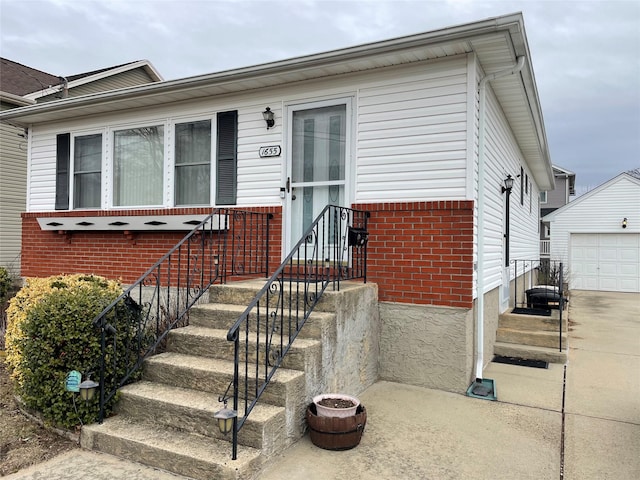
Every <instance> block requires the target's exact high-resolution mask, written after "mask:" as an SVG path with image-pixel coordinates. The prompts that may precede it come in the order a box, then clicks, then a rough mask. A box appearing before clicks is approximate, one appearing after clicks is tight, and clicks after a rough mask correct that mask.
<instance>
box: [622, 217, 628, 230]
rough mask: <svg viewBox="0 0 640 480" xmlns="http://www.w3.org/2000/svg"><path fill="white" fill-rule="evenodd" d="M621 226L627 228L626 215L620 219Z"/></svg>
mask: <svg viewBox="0 0 640 480" xmlns="http://www.w3.org/2000/svg"><path fill="white" fill-rule="evenodd" d="M622 228H627V217H624V218H623V219H622Z"/></svg>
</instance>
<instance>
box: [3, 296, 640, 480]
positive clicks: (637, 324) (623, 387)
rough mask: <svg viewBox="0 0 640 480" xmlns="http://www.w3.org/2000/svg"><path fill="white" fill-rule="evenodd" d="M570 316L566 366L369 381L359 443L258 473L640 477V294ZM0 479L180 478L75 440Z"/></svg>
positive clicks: (584, 302) (302, 454)
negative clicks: (447, 382) (483, 395)
mask: <svg viewBox="0 0 640 480" xmlns="http://www.w3.org/2000/svg"><path fill="white" fill-rule="evenodd" d="M569 320H570V332H569V337H570V340H569V342H570V350H569V361H568V363H567V365H566V368H565V366H564V365H550V366H549V369H547V370H542V369H535V368H529V367H519V366H513V365H503V364H495V363H491V364H489V365H488V367H487V368H486V370H485V375H484V376H485V378H491V379H493V380H494V381H495V385H496V389H497V393H498V401H496V402H491V401H487V400H479V399H474V398H469V397H466V396H464V395H459V394H453V393H447V392H442V391H438V390H429V389H424V388H418V387H412V386H407V385H400V384H395V383H389V382H379V383H376V384H375V385H373V386H372V387H371V388H369V389H368V390H367V391H365V392H364V393H363V394H362V395H360V400H361V401H362V403H363V404H364V405H365V406H366V407H367V414H368V419H367V427H366V430H365V433H364V435H363V438H362V441H361V443H360V445H359V446H358V447H356V448H354V449H352V450H348V451H343V452H333V451H327V450H322V449H319V448H317V447H315V446H314V445H313V444H312V443H311V441H310V440H309V438H308V437H305V438H303V439H302V440H301V441H299V442H298V443H297V444H296V445H294V446H293V447H292V448H290V449H289V450H287V451H286V452H284V453H283V454H282V455H280V456H279V457H277V458H276V459H274V461H272V462H271V463H270V465H269V466H268V467H267V469H266V470H265V471H264V472H263V473H262V474H261V475H260V477H259V478H260V480H282V479H288V480H315V479H318V480H319V479H322V480H330V479H340V480H343V479H347V478H348V479H349V480H369V479H371V480H385V479H403V480H426V479H435V480H440V479H476V480H483V479H487V480H488V479H492V480H496V479H505V480H506V479H508V480H520V479H536V480H540V479H563V478H564V479H567V480H590V479H594V480H596V479H597V480H600V479H616V480H631V479H638V478H640V295H637V294H614V293H596V292H572V296H571V302H570V310H569ZM565 379H566V381H565ZM563 405H564V406H563ZM8 478H9V479H20V480H27V479H34V480H35V479H48V480H57V479H71V478H84V479H100V480H116V479H133V480H151V479H157V480H165V479H174V480H175V479H179V478H181V477H177V476H174V475H171V474H168V473H166V472H160V471H158V470H154V469H150V468H147V467H144V466H141V465H138V464H135V463H130V462H125V461H123V460H120V459H117V458H115V457H110V456H108V455H103V454H98V453H93V452H87V451H82V450H75V451H73V452H70V453H67V454H64V455H61V456H60V457H57V458H55V459H53V460H51V461H49V462H46V463H44V464H41V465H37V466H35V467H31V468H29V469H26V470H23V471H21V472H18V473H17V474H14V475H11V476H9V477H8Z"/></svg>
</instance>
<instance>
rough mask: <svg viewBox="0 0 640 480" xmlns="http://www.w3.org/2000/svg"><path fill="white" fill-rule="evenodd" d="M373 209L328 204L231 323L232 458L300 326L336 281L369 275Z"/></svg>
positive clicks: (225, 395)
mask: <svg viewBox="0 0 640 480" xmlns="http://www.w3.org/2000/svg"><path fill="white" fill-rule="evenodd" d="M368 217H369V214H368V212H363V211H357V210H353V209H350V208H345V207H336V206H333V205H329V206H327V207H326V208H325V209H324V210H323V211H322V213H320V215H319V216H318V217H317V218H316V219H315V221H314V222H313V223H312V224H311V225H310V226H309V227H308V229H307V230H306V231H305V232H304V233H303V235H302V238H301V239H300V241H299V242H298V243H297V244H296V245H295V246H294V247H293V248H292V250H291V253H289V254H288V255H287V257H286V258H285V259H284V261H283V262H282V264H281V265H280V266H279V267H278V268H277V269H276V271H275V272H274V273H273V275H271V277H270V278H269V279H268V280H267V282H266V283H265V285H264V287H263V288H262V289H261V290H260V292H259V293H258V294H257V295H256V297H255V298H254V299H253V301H252V302H251V303H250V304H249V306H248V307H247V308H246V310H245V311H244V312H243V313H242V315H240V317H239V318H238V320H237V321H236V322H235V323H234V325H233V326H232V327H231V328H230V329H229V331H228V333H227V340H229V341H231V342H234V377H233V380H232V382H231V385H230V387H229V389H227V392H229V391H230V394H229V397H227V392H225V394H223V395H222V396H221V398H220V399H219V401H225V402H226V400H227V398H230V397H231V396H233V410H235V411H236V412H237V413H238V416H236V417H235V419H234V425H233V430H232V433H233V439H232V442H233V446H232V448H233V452H232V458H233V459H234V460H235V459H236V458H237V446H238V432H239V430H240V429H241V428H242V426H243V425H244V423H245V422H246V420H247V417H248V415H249V414H250V413H251V411H252V409H253V408H254V407H255V405H256V403H257V402H258V399H259V398H260V396H261V395H262V393H263V392H264V391H265V389H266V388H267V386H268V384H269V381H270V380H271V378H272V377H273V375H274V374H275V372H276V370H277V369H278V368H279V367H280V366H281V364H282V362H283V359H284V357H285V355H286V354H287V352H288V351H289V349H290V348H291V346H292V344H293V341H294V340H295V339H296V337H297V336H298V334H299V333H300V330H301V329H302V327H303V326H304V324H305V322H306V321H307V319H308V318H309V315H310V314H311V312H312V311H313V310H314V308H315V306H316V305H317V304H318V302H319V301H320V298H321V297H322V294H323V292H324V291H325V290H326V289H327V288H328V287H329V286H332V288H333V289H334V290H339V289H340V282H341V281H344V280H352V279H362V280H363V281H365V282H366V278H367V239H368V238H367V237H368V232H367V219H368Z"/></svg>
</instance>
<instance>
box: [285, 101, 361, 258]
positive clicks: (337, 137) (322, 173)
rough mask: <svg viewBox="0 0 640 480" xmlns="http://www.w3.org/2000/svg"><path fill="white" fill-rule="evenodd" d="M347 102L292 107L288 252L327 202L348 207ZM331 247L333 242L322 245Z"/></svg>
mask: <svg viewBox="0 0 640 480" xmlns="http://www.w3.org/2000/svg"><path fill="white" fill-rule="evenodd" d="M348 117H349V116H348V102H344V103H340V104H336V103H335V102H333V103H318V104H311V105H307V106H297V107H295V108H292V109H291V110H290V115H289V122H290V123H289V127H290V130H289V131H290V132H291V137H290V141H291V145H290V152H291V154H290V157H289V159H288V160H289V161H288V169H287V171H288V179H287V186H288V188H287V195H286V206H287V212H288V214H287V218H286V220H285V230H286V231H285V239H286V240H287V242H288V244H287V245H286V252H285V254H287V253H288V252H289V251H290V249H291V247H292V246H294V245H295V244H296V243H297V242H298V241H299V240H300V239H301V238H302V235H303V234H304V232H305V231H306V230H307V228H309V226H310V225H311V224H312V223H313V221H314V220H315V219H316V217H317V216H318V215H319V214H320V213H321V212H322V210H323V209H324V207H325V206H327V205H338V206H345V198H346V192H345V188H346V171H347V168H346V164H347V155H348V153H347V152H348V141H347V135H348V131H349V127H348V125H347V119H348ZM319 247H320V248H323V249H327V250H328V249H329V248H330V245H319Z"/></svg>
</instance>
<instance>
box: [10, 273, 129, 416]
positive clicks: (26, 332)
mask: <svg viewBox="0 0 640 480" xmlns="http://www.w3.org/2000/svg"><path fill="white" fill-rule="evenodd" d="M121 293H122V287H121V286H120V284H119V283H118V282H115V281H111V280H106V279H104V278H102V277H97V276H87V275H70V276H55V277H49V278H32V279H28V280H27V282H26V285H25V286H24V287H23V288H22V289H21V290H20V291H19V292H18V293H17V294H16V296H15V297H14V298H13V299H12V300H11V302H10V305H9V308H8V310H7V315H8V317H7V320H8V324H7V337H6V343H7V356H6V362H7V364H8V366H9V369H10V371H11V373H12V378H13V379H14V380H15V383H16V391H17V393H18V394H19V395H20V397H21V398H22V401H23V402H24V403H25V405H26V406H27V407H28V408H32V409H34V410H37V411H38V412H40V413H42V415H43V417H44V418H45V420H47V421H49V422H51V423H53V424H54V425H57V426H61V427H65V428H70V427H73V426H75V425H77V424H78V423H79V422H82V423H91V422H94V421H96V419H97V416H98V410H99V405H98V401H97V398H96V399H94V400H93V401H91V402H89V403H88V404H85V402H83V401H76V402H75V405H74V402H73V400H74V397H73V395H77V394H74V393H71V392H68V391H66V389H65V386H66V385H65V382H66V376H67V374H68V373H69V372H70V371H71V370H78V371H79V372H80V373H82V375H83V380H85V379H86V376H87V374H89V373H91V372H95V373H94V376H93V380H95V381H99V378H98V377H99V367H100V364H101V345H100V335H101V332H100V329H98V328H96V327H95V326H94V325H93V319H94V318H95V317H96V316H97V315H98V314H99V313H100V312H101V311H102V310H103V309H104V308H105V307H106V306H107V305H109V304H110V303H111V302H113V301H114V300H115V299H116V298H117V297H118V296H119V295H120V294H121ZM119 310H120V312H121V313H126V315H124V316H125V317H126V318H127V320H128V321H127V322H126V324H125V323H120V324H119V328H118V331H117V333H116V336H117V343H118V345H131V344H133V341H132V338H134V337H135V331H136V329H135V325H137V322H136V318H135V315H136V312H137V310H135V309H132V308H130V307H129V306H127V305H125V304H124V303H123V304H122V305H120V306H119ZM127 312H128V313H127ZM120 318H122V317H120ZM106 348H107V350H106V357H107V358H108V361H107V362H105V363H106V377H107V378H114V375H115V376H116V377H117V378H121V377H122V375H123V372H122V371H116V370H117V366H116V365H120V364H124V365H127V364H128V363H130V357H135V358H137V352H136V351H131V350H127V349H124V348H119V349H118V350H116V351H115V353H114V345H113V342H112V341H111V340H110V341H108V343H107V345H106ZM118 375H120V376H118ZM114 402H115V397H114V398H113V399H112V401H111V402H110V403H109V405H107V406H106V407H107V410H109V409H110V408H111V407H112V405H113V403H114Z"/></svg>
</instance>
